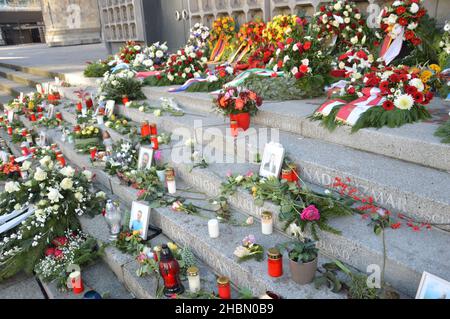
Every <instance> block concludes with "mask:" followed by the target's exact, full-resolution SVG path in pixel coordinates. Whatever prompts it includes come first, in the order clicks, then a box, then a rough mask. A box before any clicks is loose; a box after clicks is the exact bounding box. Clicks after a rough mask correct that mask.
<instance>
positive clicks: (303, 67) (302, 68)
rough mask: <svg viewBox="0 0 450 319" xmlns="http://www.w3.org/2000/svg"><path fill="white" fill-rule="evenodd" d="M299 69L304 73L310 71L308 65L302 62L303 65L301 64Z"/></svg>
mask: <svg viewBox="0 0 450 319" xmlns="http://www.w3.org/2000/svg"><path fill="white" fill-rule="evenodd" d="M299 70H300V72H302V73H307V72H308V66H307V65H304V64H302V65H301V66H300V68H299Z"/></svg>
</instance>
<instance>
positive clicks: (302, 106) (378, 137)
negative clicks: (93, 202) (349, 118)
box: [143, 87, 450, 171]
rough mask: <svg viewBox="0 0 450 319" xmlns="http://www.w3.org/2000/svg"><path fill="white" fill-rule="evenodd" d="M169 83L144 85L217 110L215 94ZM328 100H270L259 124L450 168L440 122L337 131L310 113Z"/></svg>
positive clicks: (156, 94)
mask: <svg viewBox="0 0 450 319" xmlns="http://www.w3.org/2000/svg"><path fill="white" fill-rule="evenodd" d="M167 90H168V88H167V87H162V88H158V87H144V88H143V92H144V93H145V94H146V96H147V98H149V99H158V98H160V97H173V98H175V99H176V100H177V101H178V102H179V103H180V104H181V105H183V106H184V107H186V108H189V109H191V110H196V111H198V112H201V113H204V114H208V113H210V112H212V110H213V104H212V98H213V96H212V95H210V94H207V93H181V92H180V93H169V92H167ZM324 101H325V98H318V99H312V100H300V101H286V102H275V101H266V102H264V104H263V106H262V107H261V111H260V112H259V113H258V115H257V116H256V117H254V118H252V122H253V123H255V124H259V125H263V126H267V127H274V128H278V129H280V130H282V131H286V132H291V133H296V134H299V135H301V136H304V137H308V138H315V139H319V140H323V141H327V142H331V143H335V144H339V145H343V146H348V147H351V148H354V149H358V150H362V151H367V152H371V153H376V154H381V155H385V156H389V157H393V158H396V159H401V160H404V161H408V162H412V163H417V164H420V165H424V166H429V167H432V168H437V169H441V170H446V171H450V161H448V157H449V155H450V146H449V145H446V144H442V143H441V142H440V139H439V138H437V137H435V136H434V132H435V131H436V129H437V127H438V125H436V124H430V123H415V124H408V125H404V126H402V127H399V128H394V129H391V128H382V129H379V130H377V129H373V128H367V129H362V130H360V131H359V132H357V133H355V134H351V132H350V128H349V127H346V126H343V127H338V128H337V129H336V130H335V131H334V132H329V131H328V130H326V129H324V128H323V127H321V125H320V122H317V121H311V120H310V119H309V118H308V117H309V116H310V115H311V114H313V112H314V111H315V110H316V109H317V108H318V107H319V106H320V104H321V103H323V102H324ZM443 103H446V102H444V101H443V100H442V99H437V98H436V99H435V100H434V102H433V103H432V104H431V105H430V107H441V105H442V104H443Z"/></svg>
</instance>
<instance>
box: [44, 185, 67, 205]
mask: <svg viewBox="0 0 450 319" xmlns="http://www.w3.org/2000/svg"><path fill="white" fill-rule="evenodd" d="M47 197H48V199H49V200H50V201H51V202H52V203H59V200H60V199H64V197H63V196H62V195H61V194H60V193H59V191H58V190H57V189H56V188H53V187H49V188H48V194H47Z"/></svg>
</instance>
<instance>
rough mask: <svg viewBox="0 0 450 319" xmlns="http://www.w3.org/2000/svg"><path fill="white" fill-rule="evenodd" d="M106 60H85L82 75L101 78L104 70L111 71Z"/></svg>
mask: <svg viewBox="0 0 450 319" xmlns="http://www.w3.org/2000/svg"><path fill="white" fill-rule="evenodd" d="M108 62H109V61H108V60H105V61H103V60H98V61H94V62H87V66H86V68H85V69H84V72H83V75H84V76H85V77H87V78H101V77H103V75H104V74H105V73H106V72H109V71H111V68H110V66H109V65H108Z"/></svg>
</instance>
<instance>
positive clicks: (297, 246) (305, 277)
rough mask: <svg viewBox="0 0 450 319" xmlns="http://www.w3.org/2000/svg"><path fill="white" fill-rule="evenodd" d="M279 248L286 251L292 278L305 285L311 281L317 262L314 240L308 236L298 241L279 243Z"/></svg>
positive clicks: (317, 251)
mask: <svg viewBox="0 0 450 319" xmlns="http://www.w3.org/2000/svg"><path fill="white" fill-rule="evenodd" d="M279 249H280V250H286V251H288V256H289V268H290V270H291V275H292V279H293V280H294V281H295V282H296V283H298V284H300V285H306V284H309V283H311V282H313V280H314V277H315V274H316V271H317V263H318V253H319V250H318V249H317V248H316V242H314V241H312V240H311V239H309V238H305V239H303V241H302V240H300V241H293V242H288V243H285V244H282V245H279Z"/></svg>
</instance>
